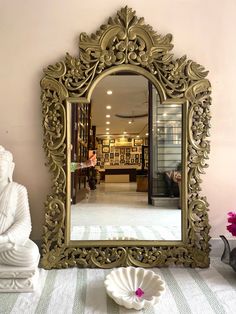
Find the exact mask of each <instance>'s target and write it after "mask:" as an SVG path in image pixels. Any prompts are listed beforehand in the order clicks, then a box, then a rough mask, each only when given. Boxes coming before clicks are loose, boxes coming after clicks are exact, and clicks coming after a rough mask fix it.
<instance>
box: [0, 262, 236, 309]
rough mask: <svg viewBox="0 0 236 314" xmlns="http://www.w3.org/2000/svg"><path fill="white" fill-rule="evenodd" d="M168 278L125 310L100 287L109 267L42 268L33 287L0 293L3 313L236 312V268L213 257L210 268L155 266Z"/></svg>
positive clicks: (161, 274)
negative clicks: (147, 302)
mask: <svg viewBox="0 0 236 314" xmlns="http://www.w3.org/2000/svg"><path fill="white" fill-rule="evenodd" d="M153 270H154V272H156V273H157V274H159V275H160V276H161V277H162V278H163V279H164V281H165V282H166V293H165V294H164V295H163V297H162V299H161V300H160V302H159V303H158V304H157V305H156V306H155V307H151V308H149V309H147V310H144V311H135V310H126V309H125V308H123V307H120V306H118V305H117V304H116V303H115V302H114V301H113V300H112V299H110V298H109V297H108V296H107V295H106V292H105V289H104V285H103V283H104V279H105V276H106V275H107V274H108V273H109V272H110V271H111V270H101V269H77V268H71V269H65V270H50V271H46V270H43V269H40V277H39V278H40V279H39V282H38V288H37V291H35V292H34V293H21V294H19V293H12V294H10V293H2V294H0V313H1V314H8V313H11V314H31V313H32V314H33V313H36V314H54V313H55V314H82V313H86V314H93V313H96V314H107V313H108V314H125V313H127V314H128V313H129V314H134V313H146V314H155V313H158V314H165V313H166V314H172V313H183V314H188V313H196V314H211V313H220V314H224V313H230V314H233V313H236V273H235V272H233V270H232V269H231V268H230V267H229V266H227V265H225V264H222V263H221V262H220V260H219V258H212V260H211V266H210V268H208V269H188V268H185V269H184V268H176V267H172V268H161V269H159V268H155V269H153Z"/></svg>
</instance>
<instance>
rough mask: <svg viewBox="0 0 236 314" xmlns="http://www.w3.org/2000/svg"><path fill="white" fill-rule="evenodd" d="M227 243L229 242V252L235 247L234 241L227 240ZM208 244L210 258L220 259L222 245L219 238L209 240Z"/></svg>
mask: <svg viewBox="0 0 236 314" xmlns="http://www.w3.org/2000/svg"><path fill="white" fill-rule="evenodd" d="M228 242H229V245H230V248H231V250H232V248H234V247H236V239H228ZM210 244H211V253H210V256H214V257H216V256H218V257H221V255H222V253H223V251H224V243H223V241H222V240H221V238H212V239H211V240H210Z"/></svg>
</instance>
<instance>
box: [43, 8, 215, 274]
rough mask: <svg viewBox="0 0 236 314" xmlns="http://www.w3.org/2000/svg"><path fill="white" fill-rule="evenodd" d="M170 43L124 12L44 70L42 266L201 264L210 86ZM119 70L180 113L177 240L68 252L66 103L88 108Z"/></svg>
mask: <svg viewBox="0 0 236 314" xmlns="http://www.w3.org/2000/svg"><path fill="white" fill-rule="evenodd" d="M171 40H172V36H171V35H170V34H167V35H166V36H161V35H159V34H157V33H156V32H155V31H154V30H153V29H152V27H151V26H149V25H146V24H145V23H144V19H143V18H138V17H137V16H136V15H135V11H132V9H130V8H128V7H125V8H123V9H121V10H120V11H118V12H117V15H116V16H115V17H114V18H109V20H108V22H107V24H106V25H102V26H101V27H100V29H99V30H98V31H97V32H96V33H95V34H92V35H91V36H88V35H86V34H85V33H82V34H81V35H80V43H79V52H80V53H79V56H78V57H71V56H70V55H69V54H67V55H66V57H65V59H64V60H63V61H60V62H58V63H56V64H55V65H53V66H51V65H50V66H49V67H48V68H47V69H46V70H44V74H45V76H44V77H43V79H42V80H41V88H42V96H41V100H42V106H43V127H44V149H45V151H46V155H47V159H48V166H49V169H50V171H51V173H52V175H53V178H52V193H51V194H50V195H48V197H47V202H46V211H45V224H44V230H43V245H42V259H41V265H42V267H44V268H47V269H50V268H65V267H73V266H78V267H101V268H112V267H117V266H128V265H134V266H141V267H159V266H168V265H171V264H181V265H184V266H191V267H207V266H208V265H209V251H210V246H209V239H210V237H209V229H210V226H209V223H208V215H207V210H208V209H207V206H208V204H207V201H206V198H205V197H202V196H201V195H200V193H199V192H200V183H201V178H200V175H201V174H202V173H204V168H206V167H207V165H206V163H205V160H206V159H207V158H208V154H209V141H208V140H207V137H208V136H209V133H208V131H209V120H210V113H209V106H210V103H211V98H210V83H209V81H208V80H207V79H206V76H207V73H208V72H207V71H205V70H204V68H203V67H202V66H200V65H198V64H197V63H195V62H193V61H192V60H188V59H187V58H186V56H183V57H181V58H179V59H174V58H173V55H172V54H171V53H170V50H171V49H172V48H173V45H172V44H171ZM120 70H122V71H124V70H126V71H133V72H136V73H139V74H141V75H144V76H146V77H147V78H148V79H149V80H150V81H152V82H153V84H154V85H155V86H156V88H157V89H158V91H159V94H160V97H161V98H162V99H161V100H162V102H163V103H168V102H172V103H173V102H174V103H181V104H184V106H186V109H185V115H184V119H185V121H184V124H183V125H184V128H185V133H186V144H185V146H186V158H185V159H186V161H185V165H184V174H185V178H186V180H185V182H186V187H185V208H184V209H183V213H182V217H183V218H182V224H183V225H182V240H181V241H175V242H173V241H172V242H171V241H166V242H165V241H127V240H125V241H97V242H94V241H87V242H86V243H84V242H81V243H80V242H79V241H77V242H76V245H75V244H74V243H73V242H72V241H70V238H69V233H68V230H69V227H68V223H69V217H70V213H69V211H68V209H67V203H68V200H67V198H68V196H67V190H68V187H69V186H70V182H69V180H68V175H67V168H68V163H69V162H70V161H68V160H69V158H68V156H70V147H69V145H67V127H68V123H69V121H67V114H66V113H67V107H68V103H73V102H74V101H77V102H88V101H89V100H90V98H91V94H92V91H93V89H94V87H95V85H96V83H97V82H98V81H99V80H101V79H102V78H103V77H105V76H106V75H108V74H109V73H112V72H115V71H120ZM95 243H96V244H95Z"/></svg>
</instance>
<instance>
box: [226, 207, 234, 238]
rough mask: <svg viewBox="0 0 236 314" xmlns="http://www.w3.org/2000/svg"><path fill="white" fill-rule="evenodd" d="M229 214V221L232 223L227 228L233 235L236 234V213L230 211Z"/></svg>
mask: <svg viewBox="0 0 236 314" xmlns="http://www.w3.org/2000/svg"><path fill="white" fill-rule="evenodd" d="M228 216H229V217H228V222H229V223H230V225H228V226H227V227H226V228H227V230H228V231H229V232H230V233H231V234H232V235H233V236H236V213H234V212H229V213H228Z"/></svg>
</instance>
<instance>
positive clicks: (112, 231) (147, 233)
mask: <svg viewBox="0 0 236 314" xmlns="http://www.w3.org/2000/svg"><path fill="white" fill-rule="evenodd" d="M112 238H115V239H116V238H131V239H139V240H169V241H171V240H181V226H179V225H176V226H168V228H166V226H161V225H156V226H144V225H141V226H137V225H136V226H131V225H121V226H112V225H106V226H99V225H89V226H73V227H72V232H71V240H109V239H112Z"/></svg>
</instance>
